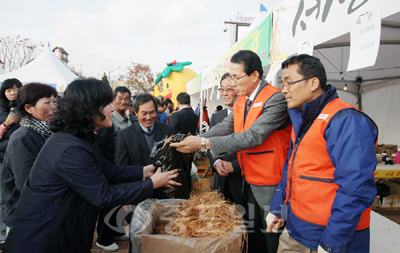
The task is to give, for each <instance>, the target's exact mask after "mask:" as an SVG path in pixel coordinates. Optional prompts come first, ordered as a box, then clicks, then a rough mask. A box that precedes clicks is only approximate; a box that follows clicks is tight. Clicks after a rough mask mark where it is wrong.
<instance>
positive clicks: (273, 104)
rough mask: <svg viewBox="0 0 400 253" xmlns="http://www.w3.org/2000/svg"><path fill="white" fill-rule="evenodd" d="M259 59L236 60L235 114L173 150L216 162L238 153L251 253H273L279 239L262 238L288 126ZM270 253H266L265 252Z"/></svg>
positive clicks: (232, 69)
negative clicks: (207, 153) (206, 153)
mask: <svg viewBox="0 0 400 253" xmlns="http://www.w3.org/2000/svg"><path fill="white" fill-rule="evenodd" d="M263 73H264V71H263V68H262V63H261V59H260V58H259V57H258V55H257V54H255V53H254V52H252V51H250V50H242V51H239V52H237V53H236V54H234V55H233V56H232V58H231V62H230V63H229V74H230V77H231V80H232V82H233V84H234V85H233V87H234V89H235V92H236V94H237V95H238V98H237V99H236V101H235V104H234V105H233V112H232V113H231V114H229V115H228V117H226V118H225V119H224V120H223V121H222V122H221V123H220V124H218V125H216V126H214V127H213V128H211V129H210V130H209V131H208V132H206V133H205V134H202V135H200V137H197V136H189V137H187V138H185V139H183V140H182V141H181V142H179V143H173V144H171V147H176V148H177V150H178V151H180V152H183V153H191V152H194V151H197V150H199V149H211V152H212V155H213V157H215V158H219V157H223V156H226V155H229V154H233V153H235V152H238V154H237V156H238V160H239V164H240V166H241V168H242V171H243V174H244V177H245V179H246V182H248V183H249V184H250V187H249V190H248V191H247V196H248V202H249V219H250V222H249V226H248V234H249V240H248V242H249V243H248V246H249V252H267V251H268V253H274V252H276V251H277V249H278V243H279V236H280V234H272V233H265V229H266V222H265V219H266V216H267V214H268V212H269V206H270V204H271V201H272V198H273V197H274V194H275V191H276V189H277V185H278V183H279V182H280V179H281V178H282V168H283V165H284V163H285V159H286V157H287V153H288V150H289V145H290V132H291V122H290V118H289V114H288V112H287V103H286V99H285V96H284V95H283V94H282V92H281V91H280V90H279V89H277V88H276V87H273V86H272V85H270V84H268V82H267V81H266V80H264V79H263V78H262V75H263ZM267 248H268V249H267Z"/></svg>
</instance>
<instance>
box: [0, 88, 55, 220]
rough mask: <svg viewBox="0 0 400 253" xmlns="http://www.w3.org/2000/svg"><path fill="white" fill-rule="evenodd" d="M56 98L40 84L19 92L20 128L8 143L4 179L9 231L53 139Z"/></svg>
mask: <svg viewBox="0 0 400 253" xmlns="http://www.w3.org/2000/svg"><path fill="white" fill-rule="evenodd" d="M56 97H57V91H56V89H54V88H53V87H51V86H49V85H46V84H41V83H30V84H27V85H25V86H23V87H22V88H21V89H20V90H19V92H18V100H19V105H18V112H19V114H20V115H21V117H22V118H21V121H20V128H19V129H18V130H16V131H15V132H14V133H13V134H12V135H11V138H10V140H9V143H8V147H7V150H6V155H5V157H4V164H3V171H2V176H1V180H2V187H3V192H4V200H5V203H6V206H7V209H6V211H5V212H4V222H5V224H6V225H7V226H8V227H11V225H12V222H13V220H14V212H15V206H16V205H17V202H18V199H19V197H20V193H21V191H22V188H23V186H24V184H25V182H26V180H27V179H28V175H29V172H30V171H31V168H32V166H33V163H34V162H35V160H36V157H37V155H38V154H39V152H40V150H41V149H42V147H43V145H44V143H45V142H46V140H47V139H48V138H49V137H50V135H51V131H50V129H49V127H48V126H49V125H48V124H49V122H50V121H51V120H53V118H54V112H55V108H56Z"/></svg>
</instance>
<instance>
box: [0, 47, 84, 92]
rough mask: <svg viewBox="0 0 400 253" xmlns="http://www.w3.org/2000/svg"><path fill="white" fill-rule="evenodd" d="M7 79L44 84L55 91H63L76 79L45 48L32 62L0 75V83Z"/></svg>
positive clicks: (47, 48)
mask: <svg viewBox="0 0 400 253" xmlns="http://www.w3.org/2000/svg"><path fill="white" fill-rule="evenodd" d="M9 78H17V79H18V80H20V81H21V82H22V83H31V82H40V83H46V84H49V85H51V86H53V87H54V88H56V89H57V91H64V90H65V88H66V87H67V85H68V84H69V83H70V82H72V81H73V80H75V79H76V78H78V77H77V76H76V75H75V74H74V73H72V72H71V71H70V70H69V69H68V68H67V67H65V66H64V65H63V64H62V63H61V62H60V60H59V59H57V57H56V56H55V55H54V54H53V52H52V51H51V50H50V47H46V48H45V49H44V51H43V52H42V53H41V54H40V55H39V56H38V57H37V58H36V59H34V60H33V61H32V62H30V63H28V64H27V65H25V66H23V67H21V68H19V69H17V70H14V71H12V72H10V73H7V74H3V75H0V82H3V81H4V80H6V79H9Z"/></svg>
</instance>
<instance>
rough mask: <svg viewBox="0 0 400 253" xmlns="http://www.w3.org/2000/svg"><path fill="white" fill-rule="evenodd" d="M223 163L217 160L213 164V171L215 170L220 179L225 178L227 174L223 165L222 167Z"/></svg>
mask: <svg viewBox="0 0 400 253" xmlns="http://www.w3.org/2000/svg"><path fill="white" fill-rule="evenodd" d="M223 163H224V161H222V160H218V161H217V162H216V163H215V169H216V170H217V172H218V174H219V175H220V176H221V177H227V176H228V172H226V171H225V168H224V165H223Z"/></svg>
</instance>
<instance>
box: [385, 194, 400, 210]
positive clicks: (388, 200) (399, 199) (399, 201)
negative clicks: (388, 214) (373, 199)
mask: <svg viewBox="0 0 400 253" xmlns="http://www.w3.org/2000/svg"><path fill="white" fill-rule="evenodd" d="M381 207H382V208H398V207H400V195H389V196H386V197H384V198H383V199H382V205H381Z"/></svg>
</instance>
